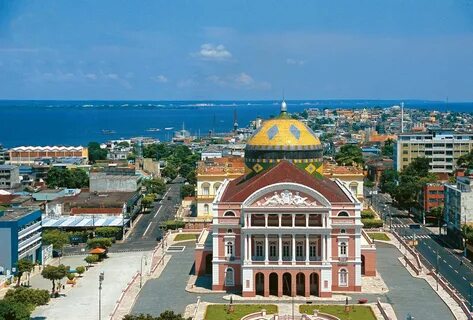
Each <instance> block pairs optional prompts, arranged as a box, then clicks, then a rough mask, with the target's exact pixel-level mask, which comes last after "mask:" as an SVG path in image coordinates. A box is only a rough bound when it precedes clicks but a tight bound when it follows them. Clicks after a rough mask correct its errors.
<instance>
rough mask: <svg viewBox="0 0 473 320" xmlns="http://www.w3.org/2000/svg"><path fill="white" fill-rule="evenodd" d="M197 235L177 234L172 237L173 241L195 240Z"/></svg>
mask: <svg viewBox="0 0 473 320" xmlns="http://www.w3.org/2000/svg"><path fill="white" fill-rule="evenodd" d="M197 236H198V235H197V234H193V233H179V234H178V235H176V236H175V237H174V241H184V240H196V239H197Z"/></svg>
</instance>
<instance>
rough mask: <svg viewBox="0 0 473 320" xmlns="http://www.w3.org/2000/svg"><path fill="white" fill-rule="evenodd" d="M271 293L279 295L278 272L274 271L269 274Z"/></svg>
mask: <svg viewBox="0 0 473 320" xmlns="http://www.w3.org/2000/svg"><path fill="white" fill-rule="evenodd" d="M269 294H270V295H272V296H277V295H278V274H277V273H274V272H273V273H271V274H270V275H269Z"/></svg>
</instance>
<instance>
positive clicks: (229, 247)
mask: <svg viewBox="0 0 473 320" xmlns="http://www.w3.org/2000/svg"><path fill="white" fill-rule="evenodd" d="M225 248H226V250H225V256H226V257H233V251H234V250H233V242H231V241H227V243H225Z"/></svg>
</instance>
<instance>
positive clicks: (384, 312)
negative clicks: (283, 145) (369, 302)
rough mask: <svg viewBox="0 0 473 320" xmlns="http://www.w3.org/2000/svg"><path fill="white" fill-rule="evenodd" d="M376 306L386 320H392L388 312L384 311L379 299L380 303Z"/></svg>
mask: <svg viewBox="0 0 473 320" xmlns="http://www.w3.org/2000/svg"><path fill="white" fill-rule="evenodd" d="M376 306H377V307H378V309H379V311H380V312H381V315H382V316H383V318H384V320H391V318H390V317H389V316H388V313H387V312H386V310H384V308H383V305H382V304H381V301H380V300H379V298H378V301H377V302H376Z"/></svg>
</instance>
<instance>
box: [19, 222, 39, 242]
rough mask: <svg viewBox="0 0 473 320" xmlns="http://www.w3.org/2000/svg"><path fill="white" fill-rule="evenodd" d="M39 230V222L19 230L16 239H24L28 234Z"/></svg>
mask: <svg viewBox="0 0 473 320" xmlns="http://www.w3.org/2000/svg"><path fill="white" fill-rule="evenodd" d="M39 229H41V221H38V222H36V223H35V224H32V225H31V226H28V227H26V228H25V229H23V230H20V231H19V232H18V239H21V238H23V237H25V236H26V235H28V234H29V233H31V232H34V231H36V230H39Z"/></svg>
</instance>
